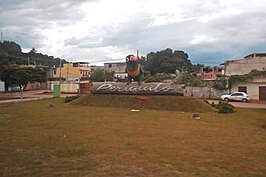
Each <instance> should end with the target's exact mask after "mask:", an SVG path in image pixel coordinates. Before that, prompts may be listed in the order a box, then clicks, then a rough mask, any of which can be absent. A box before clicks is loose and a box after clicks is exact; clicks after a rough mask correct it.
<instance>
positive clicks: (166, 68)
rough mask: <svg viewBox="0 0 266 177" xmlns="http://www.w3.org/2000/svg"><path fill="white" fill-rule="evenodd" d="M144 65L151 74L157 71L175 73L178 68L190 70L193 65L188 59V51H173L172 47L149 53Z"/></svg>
mask: <svg viewBox="0 0 266 177" xmlns="http://www.w3.org/2000/svg"><path fill="white" fill-rule="evenodd" d="M144 65H145V68H146V69H147V70H149V71H150V73H151V75H154V74H156V73H175V71H176V69H179V70H181V71H189V72H190V70H191V66H192V64H191V62H190V60H188V55H187V53H185V52H183V51H174V52H173V51H172V49H170V48H167V49H165V50H162V51H159V52H156V53H154V52H151V53H149V54H148V55H147V60H146V62H145V63H144Z"/></svg>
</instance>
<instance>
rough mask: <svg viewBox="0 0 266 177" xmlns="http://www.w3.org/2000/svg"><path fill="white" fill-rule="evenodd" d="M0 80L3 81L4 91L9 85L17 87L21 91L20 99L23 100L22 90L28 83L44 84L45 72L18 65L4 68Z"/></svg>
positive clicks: (36, 68)
mask: <svg viewBox="0 0 266 177" xmlns="http://www.w3.org/2000/svg"><path fill="white" fill-rule="evenodd" d="M2 80H3V81H5V83H6V85H7V86H5V89H6V90H7V89H8V86H10V85H18V86H19V88H20V91H21V99H22V98H23V90H24V89H25V87H26V86H27V84H28V83H29V82H45V81H46V71H45V70H43V69H41V68H39V67H35V68H33V67H20V66H18V65H10V66H8V67H6V68H4V70H3V72H2Z"/></svg>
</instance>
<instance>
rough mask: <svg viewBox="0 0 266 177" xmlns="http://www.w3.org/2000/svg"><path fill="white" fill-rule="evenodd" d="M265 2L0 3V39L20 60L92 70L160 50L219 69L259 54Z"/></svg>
mask: <svg viewBox="0 0 266 177" xmlns="http://www.w3.org/2000/svg"><path fill="white" fill-rule="evenodd" d="M265 9H266V2H265V0H0V31H1V32H3V34H4V35H3V36H4V40H9V41H15V42H17V43H19V44H20V45H21V47H22V48H23V51H24V52H28V51H29V50H30V49H31V48H32V47H35V48H36V49H37V51H38V52H41V53H43V54H48V55H52V56H55V57H61V58H64V59H66V60H68V61H88V62H91V64H97V65H99V64H102V63H104V62H119V61H124V58H125V57H126V56H127V55H128V54H136V51H137V50H139V53H140V55H142V56H146V54H147V53H149V52H156V51H160V50H163V49H166V48H172V49H173V50H183V51H185V52H186V53H188V55H189V59H190V60H191V61H192V62H193V63H204V64H205V65H219V64H220V63H222V62H223V61H224V60H228V59H239V58H243V57H244V56H246V55H248V54H249V53H253V52H266V10H265Z"/></svg>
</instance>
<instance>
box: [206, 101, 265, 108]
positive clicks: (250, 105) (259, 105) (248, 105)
mask: <svg viewBox="0 0 266 177" xmlns="http://www.w3.org/2000/svg"><path fill="white" fill-rule="evenodd" d="M208 102H209V103H210V104H211V103H214V104H218V103H219V101H218V100H208ZM228 103H229V104H231V105H233V106H234V107H238V108H264V109H266V104H265V103H252V102H248V103H242V102H233V101H229V102H228Z"/></svg>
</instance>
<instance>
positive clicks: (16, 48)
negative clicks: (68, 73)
mask: <svg viewBox="0 0 266 177" xmlns="http://www.w3.org/2000/svg"><path fill="white" fill-rule="evenodd" d="M28 62H29V64H32V65H44V66H59V63H60V58H54V57H53V56H48V55H46V54H42V53H37V51H36V49H35V48H32V50H31V51H30V52H28V53H23V52H22V49H21V47H20V45H19V44H17V43H15V42H13V41H4V42H3V43H2V42H0V68H2V67H3V66H6V65H9V64H18V65H26V64H28ZM61 62H62V63H67V61H66V60H64V59H61Z"/></svg>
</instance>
